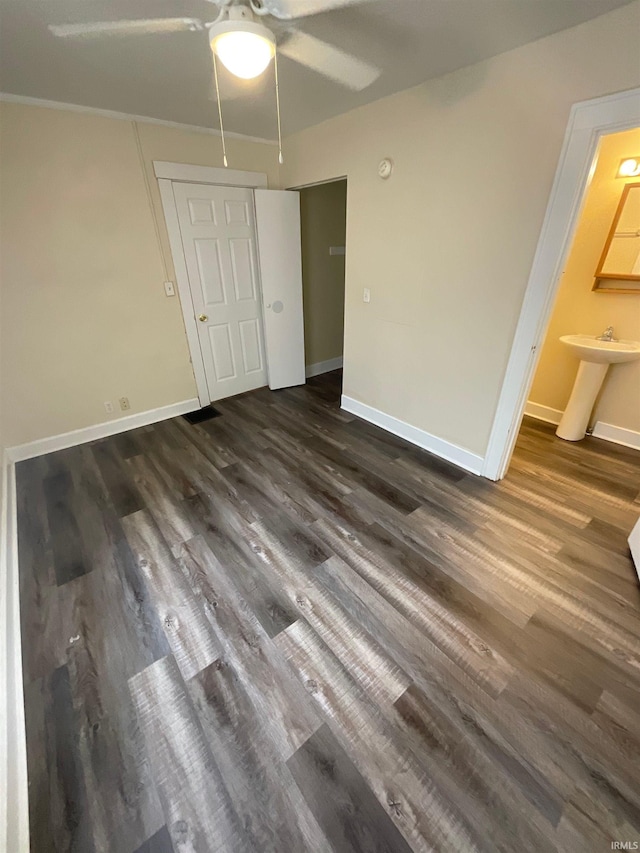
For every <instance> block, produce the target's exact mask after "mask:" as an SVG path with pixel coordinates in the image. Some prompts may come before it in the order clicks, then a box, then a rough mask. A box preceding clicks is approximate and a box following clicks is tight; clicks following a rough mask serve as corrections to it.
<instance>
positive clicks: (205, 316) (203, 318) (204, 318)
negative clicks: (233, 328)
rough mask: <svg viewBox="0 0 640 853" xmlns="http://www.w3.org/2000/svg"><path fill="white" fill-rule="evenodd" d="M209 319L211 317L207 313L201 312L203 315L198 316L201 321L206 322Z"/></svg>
mask: <svg viewBox="0 0 640 853" xmlns="http://www.w3.org/2000/svg"><path fill="white" fill-rule="evenodd" d="M208 319H209V318H208V317H207V315H206V314H201V315H200V316H199V317H198V320H200V322H201V323H206V322H207V320H208Z"/></svg>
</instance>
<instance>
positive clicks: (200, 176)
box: [153, 160, 267, 190]
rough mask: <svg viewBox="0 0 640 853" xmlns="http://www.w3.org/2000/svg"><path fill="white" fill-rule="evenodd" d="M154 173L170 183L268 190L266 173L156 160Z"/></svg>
mask: <svg viewBox="0 0 640 853" xmlns="http://www.w3.org/2000/svg"><path fill="white" fill-rule="evenodd" d="M153 171H154V172H155V176H156V178H168V179H169V180H170V181H184V182H187V183H192V184H218V186H223V187H250V188H256V189H264V190H266V189H267V176H266V175H265V174H264V172H243V171H241V170H240V169H220V168H218V167H217V166H193V165H191V164H190V163H171V162H169V161H168V160H154V161H153Z"/></svg>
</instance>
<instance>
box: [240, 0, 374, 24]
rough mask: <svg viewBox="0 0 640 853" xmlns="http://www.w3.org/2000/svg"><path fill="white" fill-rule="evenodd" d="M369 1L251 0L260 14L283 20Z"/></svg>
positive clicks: (369, 0) (252, 5) (253, 7)
mask: <svg viewBox="0 0 640 853" xmlns="http://www.w3.org/2000/svg"><path fill="white" fill-rule="evenodd" d="M369 2H371V0H251V7H252V9H253V11H254V12H256V13H257V14H258V15H273V17H274V18H279V19H280V20H281V21H290V20H292V19H293V18H306V17H307V15H318V14H319V13H320V12H330V11H331V10H332V9H340V8H342V7H344V6H355V5H356V4H361V3H369Z"/></svg>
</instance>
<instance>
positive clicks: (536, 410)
mask: <svg viewBox="0 0 640 853" xmlns="http://www.w3.org/2000/svg"><path fill="white" fill-rule="evenodd" d="M524 413H525V415H529V417H530V418H536V419H537V420H539V421H545V422H546V423H548V424H555V425H556V426H557V425H558V424H559V423H560V418H561V417H562V412H561V411H560V409H552V408H551V407H550V406H543V405H541V404H540V403H532V402H531V400H528V401H527V405H526V406H525V407H524Z"/></svg>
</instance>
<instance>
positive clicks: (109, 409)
mask: <svg viewBox="0 0 640 853" xmlns="http://www.w3.org/2000/svg"><path fill="white" fill-rule="evenodd" d="M104 410H105V412H106V413H107V414H108V415H112V414H113V403H112V402H111V400H107V401H106V403H105V404H104Z"/></svg>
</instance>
